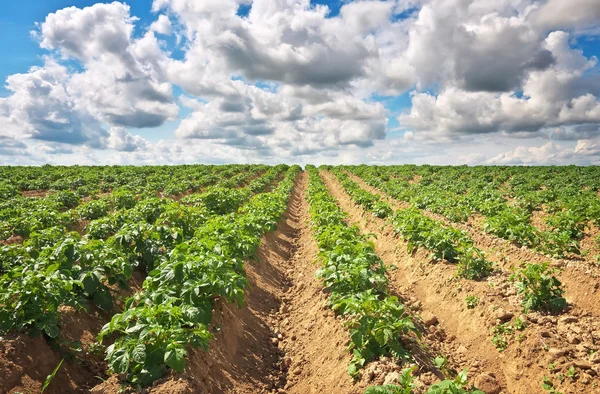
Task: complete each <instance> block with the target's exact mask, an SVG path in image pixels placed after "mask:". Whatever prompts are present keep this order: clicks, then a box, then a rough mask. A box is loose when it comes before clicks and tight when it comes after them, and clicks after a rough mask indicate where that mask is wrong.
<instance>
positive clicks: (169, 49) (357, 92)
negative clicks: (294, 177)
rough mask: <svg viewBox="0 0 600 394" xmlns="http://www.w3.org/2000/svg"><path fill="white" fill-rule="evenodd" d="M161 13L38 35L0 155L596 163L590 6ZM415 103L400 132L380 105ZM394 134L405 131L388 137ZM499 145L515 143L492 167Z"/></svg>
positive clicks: (164, 4)
mask: <svg viewBox="0 0 600 394" xmlns="http://www.w3.org/2000/svg"><path fill="white" fill-rule="evenodd" d="M567 3H568V4H567ZM241 5H245V6H246V7H249V12H248V13H247V15H246V14H245V15H244V16H242V15H238V10H239V7H240V6H241ZM152 11H153V12H154V14H153V17H152V19H153V20H144V21H140V20H138V19H137V18H136V17H135V16H132V15H131V12H130V7H129V6H128V5H127V4H125V3H119V2H113V3H109V4H94V5H93V6H90V7H86V8H77V7H69V8H65V9H62V10H58V11H56V12H53V13H51V14H49V15H48V16H47V17H46V18H45V20H44V21H41V22H40V23H39V24H38V25H37V28H36V30H35V31H34V32H33V36H34V37H35V38H36V39H37V40H38V42H39V44H40V46H41V48H42V49H44V50H46V51H48V52H49V55H47V56H46V57H45V58H44V64H43V66H41V67H34V68H32V69H30V70H29V72H26V73H23V74H15V75H12V76H10V77H9V78H8V79H7V84H6V87H7V89H8V91H9V93H10V94H9V95H8V96H7V97H4V98H0V122H2V124H3V128H2V129H1V130H0V137H3V140H2V144H3V145H2V144H0V152H5V153H4V155H5V156H7V157H8V155H9V154H10V153H11V152H18V153H19V154H20V156H18V157H25V156H24V155H22V154H23V153H24V152H29V151H30V149H32V147H33V146H36V147H37V148H38V150H39V151H40V152H42V156H41V157H42V159H40V160H50V161H56V160H63V159H65V158H66V157H67V156H69V157H70V158H75V157H77V158H81V157H82V155H84V154H90V152H94V153H95V155H93V154H92V159H91V160H94V161H99V162H102V160H109V161H111V162H118V163H121V162H122V163H135V162H139V163H150V162H152V160H156V161H157V162H169V163H170V162H177V161H178V160H179V161H181V160H183V161H187V160H191V161H194V160H199V158H201V160H203V161H206V160H211V161H214V160H216V161H228V160H235V161H245V160H248V161H252V160H260V161H267V162H276V161H281V160H284V159H286V158H290V157H292V158H294V160H300V161H303V160H310V159H315V160H316V159H318V160H322V161H324V162H327V161H330V162H336V161H344V162H351V161H353V160H364V161H368V162H393V161H394V160H396V161H411V162H418V161H419V160H429V161H431V162H439V163H442V162H444V163H446V162H452V163H457V162H458V163H477V162H485V161H486V160H491V161H497V162H506V163H517V162H519V163H523V162H526V161H527V160H530V161H531V162H532V163H534V162H536V163H537V162H542V161H544V160H548V161H549V162H581V163H582V162H591V161H594V160H596V159H595V154H591V153H590V152H595V149H597V144H596V143H595V142H594V141H597V140H598V139H599V138H600V104H599V101H598V97H600V74H599V73H598V65H597V59H596V58H595V57H593V56H590V55H589V54H587V53H586V55H587V56H586V55H584V53H583V52H581V51H580V50H577V49H574V39H580V38H582V37H583V36H585V35H593V34H600V25H599V23H598V19H599V18H600V8H599V5H598V2H597V1H592V0H573V1H570V2H564V1H559V0H518V1H514V0H494V1H491V0H473V1H464V0H382V1H379V0H364V1H363V0H361V1H359V0H356V1H344V2H342V4H341V8H340V12H339V14H338V15H336V16H333V17H332V16H331V14H330V10H329V8H328V7H326V6H323V5H315V4H313V3H312V2H311V1H310V0H277V1H273V0H204V1H195V0H154V1H153V3H152ZM136 24H137V25H138V28H137V29H136ZM165 36H170V37H165ZM173 37H174V38H175V40H174V39H173ZM173 41H175V43H173ZM180 90H183V92H184V93H183V94H180V93H179V92H178V91H180ZM411 90H412V93H411V97H410V100H411V107H410V108H405V109H404V110H403V112H402V113H401V114H400V115H399V116H398V114H399V109H398V108H396V107H394V106H393V104H385V103H386V100H387V99H388V98H389V99H390V100H389V102H390V103H394V102H395V101H394V99H395V96H397V95H400V94H403V93H405V92H407V91H411ZM174 91H175V92H178V93H177V94H178V95H179V97H178V98H174V97H173V92H174ZM382 96H391V97H387V98H385V97H384V98H385V99H386V100H384V101H382V102H378V101H377V100H380V98H381V97H382ZM390 117H397V120H398V122H399V124H400V127H399V128H396V129H392V130H388V129H387V124H388V118H390ZM132 128H154V129H155V130H157V133H158V134H159V138H163V139H162V140H161V141H160V142H159V143H150V142H149V141H147V140H146V139H144V138H142V137H140V136H138V135H135V132H133V133H129V132H128V131H127V130H129V129H132ZM398 130H401V131H404V134H403V136H401V135H399V133H398ZM170 137H174V138H177V140H175V139H172V138H170ZM486 138H487V141H486ZM491 138H493V139H494V140H497V139H502V140H503V141H510V143H507V145H506V146H505V150H504V151H498V150H495V149H492V148H491V147H492V145H493V142H492V141H491ZM533 138H536V139H538V140H539V141H542V139H546V140H551V142H548V143H546V144H538V146H532V145H531V140H530V141H525V140H526V139H533ZM31 140H33V141H35V143H34V144H32V143H29V142H28V141H31ZM153 140H154V139H153ZM473 141H478V142H479V143H480V144H483V145H481V146H485V147H486V148H485V149H487V151H485V152H480V151H479V150H478V146H476V145H474V144H472V142H473ZM536 141H537V140H536ZM575 141H577V145H575ZM546 142H547V141H546ZM559 142H560V143H559ZM21 143H26V147H23V146H21V145H19V144H21ZM577 147H579V148H577ZM468 149H471V151H469V150H468ZM485 149H484V150H485ZM184 155H185V158H183V157H182V156H184ZM172 156H173V157H172ZM69 160H71V159H69Z"/></svg>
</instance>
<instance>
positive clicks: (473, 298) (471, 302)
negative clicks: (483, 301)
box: [466, 295, 479, 309]
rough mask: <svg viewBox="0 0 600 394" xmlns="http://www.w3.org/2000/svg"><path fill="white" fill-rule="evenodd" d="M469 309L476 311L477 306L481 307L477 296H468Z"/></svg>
mask: <svg viewBox="0 0 600 394" xmlns="http://www.w3.org/2000/svg"><path fill="white" fill-rule="evenodd" d="M466 302H467V308H469V309H474V308H475V307H476V306H477V305H479V297H477V296H475V295H468V296H467V298H466Z"/></svg>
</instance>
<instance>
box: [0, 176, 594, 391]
mask: <svg viewBox="0 0 600 394" xmlns="http://www.w3.org/2000/svg"><path fill="white" fill-rule="evenodd" d="M599 229H600V168H597V167H575V166H569V167H500V166H494V167H491V166H488V167H486V166H479V167H466V166H461V167H450V166H416V165H401V166H367V165H360V166H320V167H315V166H311V165H308V166H306V168H304V169H302V168H301V167H299V166H297V165H294V166H288V165H277V166H267V165H186V166H147V167H129V166H112V167H108V166H107V167H79V166H74V167H55V166H42V167H0V282H1V283H0V394H3V393H7V394H8V393H10V394H17V393H23V394H24V393H40V392H44V393H119V392H124V393H128V392H129V393H134V392H140V393H153V394H159V393H164V394H166V393H175V394H184V393H185V394H187V393H240V394H251V393H289V394H308V393H315V394H316V393H336V394H337V393H341V394H349V393H353V394H410V393H418V394H421V393H425V394H461V393H471V394H481V393H486V394H500V393H504V394H513V393H514V394H534V393H563V394H567V393H600V297H599V296H600V292H599V291H598V288H599V286H600V264H599V262H600V232H599Z"/></svg>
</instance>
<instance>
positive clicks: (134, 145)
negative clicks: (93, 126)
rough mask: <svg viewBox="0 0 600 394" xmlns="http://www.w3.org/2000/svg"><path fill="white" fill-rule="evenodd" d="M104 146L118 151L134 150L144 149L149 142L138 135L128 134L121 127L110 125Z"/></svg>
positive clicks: (148, 145)
mask: <svg viewBox="0 0 600 394" xmlns="http://www.w3.org/2000/svg"><path fill="white" fill-rule="evenodd" d="M108 132H109V137H108V139H107V143H106V147H107V148H109V149H113V150H116V151H119V152H134V151H139V150H145V149H147V148H149V147H150V143H149V142H148V141H147V140H146V139H144V138H143V137H140V136H139V135H131V134H129V133H128V132H127V131H126V130H125V129H124V128H123V127H111V128H110V130H109V131H108Z"/></svg>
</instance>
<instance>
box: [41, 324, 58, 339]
mask: <svg viewBox="0 0 600 394" xmlns="http://www.w3.org/2000/svg"><path fill="white" fill-rule="evenodd" d="M44 333H46V335H48V336H49V337H50V338H56V337H57V336H58V333H59V329H58V326H57V325H56V324H50V325H46V327H44Z"/></svg>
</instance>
